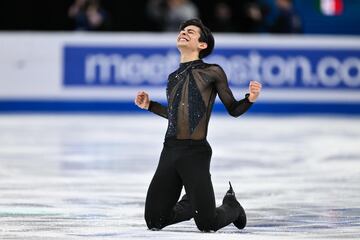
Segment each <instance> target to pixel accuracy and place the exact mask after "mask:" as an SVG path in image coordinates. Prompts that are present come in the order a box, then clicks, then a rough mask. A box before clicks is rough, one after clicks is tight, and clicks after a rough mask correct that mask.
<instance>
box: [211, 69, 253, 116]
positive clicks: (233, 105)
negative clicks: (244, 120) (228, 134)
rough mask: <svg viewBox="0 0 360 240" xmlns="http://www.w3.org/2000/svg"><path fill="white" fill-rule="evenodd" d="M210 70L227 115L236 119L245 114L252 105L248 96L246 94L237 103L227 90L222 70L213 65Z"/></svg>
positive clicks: (228, 89) (226, 81) (225, 78)
mask: <svg viewBox="0 0 360 240" xmlns="http://www.w3.org/2000/svg"><path fill="white" fill-rule="evenodd" d="M212 68H213V74H214V79H215V88H216V91H217V93H218V95H219V98H220V100H221V102H222V103H223V104H224V105H225V107H226V110H227V111H228V113H229V114H230V115H231V116H233V117H238V116H240V115H241V114H243V113H245V112H246V111H247V110H248V109H249V108H250V107H251V105H252V102H250V101H249V99H248V96H249V94H246V95H245V98H243V99H242V100H240V101H237V100H236V99H235V98H234V95H233V93H232V91H231V89H230V88H229V83H228V80H227V77H226V74H225V72H224V70H223V69H222V68H221V67H220V66H218V65H214V66H213V67H212Z"/></svg>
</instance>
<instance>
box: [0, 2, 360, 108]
mask: <svg viewBox="0 0 360 240" xmlns="http://www.w3.org/2000/svg"><path fill="white" fill-rule="evenodd" d="M0 7H1V9H2V14H1V16H0V30H1V31H0V43H1V44H0V51H1V55H0V58H1V61H0V71H1V73H2V74H1V77H0V80H1V81H0V111H32V110H33V111H48V110H49V111H110V112H129V111H131V112H134V111H137V112H141V111H139V109H136V107H135V106H134V105H133V97H134V96H135V94H136V92H137V91H138V90H139V89H140V88H146V90H147V91H149V92H150V93H151V97H153V98H154V99H156V100H158V101H162V102H165V101H166V99H165V86H166V81H167V75H168V74H169V73H170V72H172V71H174V70H175V69H176V68H177V66H178V57H179V55H178V51H177V49H176V48H175V37H176V32H177V31H178V26H179V24H180V23H181V22H182V21H184V20H186V19H189V18H201V19H202V20H203V22H204V23H205V24H206V25H208V26H209V27H210V29H212V31H214V33H215V37H216V48H215V52H214V54H213V55H212V56H210V57H208V59H206V61H208V62H215V63H218V64H220V65H221V66H222V67H223V68H224V69H225V71H226V73H227V75H228V78H229V82H230V85H231V86H232V88H233V89H234V92H235V93H236V94H235V95H236V97H237V98H241V97H242V96H243V92H244V91H246V87H247V85H248V82H249V81H250V80H252V79H254V80H258V81H261V82H262V83H263V85H264V89H265V90H264V93H263V94H262V97H261V101H259V104H258V106H257V107H256V108H254V109H252V110H251V112H262V113H287V112H300V113H350V114H354V113H359V112H360V108H359V102H360V97H359V94H358V90H359V88H360V73H359V71H360V67H359V66H360V62H359V61H360V60H359V56H360V52H359V49H360V41H359V39H360V38H359V34H360V15H359V14H358V12H359V10H360V1H355V0H313V1H299V0H293V1H292V0H252V1H251V0H243V1H235V0H222V1H215V0H211V1H199V0H135V1H126V2H125V1H115V0H62V1H45V0H36V1H35V0H34V1H19V0H13V1H2V2H1V3H0ZM223 111H224V108H223V107H222V105H221V104H220V105H219V104H217V105H216V106H215V112H223Z"/></svg>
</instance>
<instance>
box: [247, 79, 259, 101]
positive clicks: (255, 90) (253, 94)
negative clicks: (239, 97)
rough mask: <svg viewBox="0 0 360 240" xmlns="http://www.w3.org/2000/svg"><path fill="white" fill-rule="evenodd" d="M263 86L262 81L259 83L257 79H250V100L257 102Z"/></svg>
mask: <svg viewBox="0 0 360 240" xmlns="http://www.w3.org/2000/svg"><path fill="white" fill-rule="evenodd" d="M261 87H262V86H261V83H259V82H257V81H250V84H249V92H250V96H249V101H250V102H255V101H256V99H257V98H258V97H259V95H260V91H261Z"/></svg>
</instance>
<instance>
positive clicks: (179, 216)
mask: <svg viewBox="0 0 360 240" xmlns="http://www.w3.org/2000/svg"><path fill="white" fill-rule="evenodd" d="M166 94H167V101H168V106H167V107H164V106H162V105H161V104H159V103H157V102H154V101H150V105H149V109H148V110H149V111H151V112H153V113H156V114H158V115H160V116H162V117H164V118H167V119H168V129H167V132H166V136H165V141H164V148H163V150H162V152H161V156H160V161H159V164H158V167H157V169H156V172H155V175H154V177H153V179H152V181H151V184H150V186H149V189H148V193H147V197H146V204H145V220H146V223H147V226H148V227H149V229H161V228H163V227H165V226H167V225H170V224H174V223H177V222H181V221H185V220H189V219H191V218H193V217H194V219H195V223H196V225H197V227H198V228H199V229H200V230H202V231H210V230H214V231H216V230H218V229H220V228H222V227H224V226H226V225H228V224H230V223H232V222H234V221H236V223H234V224H235V225H236V226H237V227H239V226H240V227H239V228H243V227H245V224H246V216H245V212H244V210H243V209H242V207H241V205H240V204H239V203H238V202H237V201H236V200H234V199H235V197H233V198H231V197H226V196H225V197H224V200H223V205H221V206H220V207H218V208H216V206H215V197H214V190H213V186H212V183H211V176H210V171H209V170H210V159H211V154H212V150H211V147H210V145H209V143H208V142H207V140H206V136H207V128H208V122H209V119H210V115H211V110H212V107H213V104H214V101H215V98H216V94H219V97H220V99H221V101H222V102H223V104H224V105H225V107H226V109H227V111H228V112H229V113H230V115H232V116H234V117H238V116H240V115H241V114H243V113H244V112H246V111H247V110H248V109H249V108H250V106H251V105H252V103H251V102H250V101H249V100H248V98H247V97H248V94H247V95H246V97H245V98H244V99H242V100H240V101H236V100H235V98H234V96H233V94H232V92H231V90H230V88H229V86H228V81H227V77H226V75H225V73H224V71H223V70H222V68H221V67H220V66H218V65H215V64H206V63H204V62H203V61H202V60H195V61H191V62H186V63H180V67H179V69H177V70H176V71H175V72H173V73H171V74H170V75H169V79H168V84H167V89H166ZM182 186H184V187H185V191H186V195H184V196H183V198H182V199H181V200H180V201H179V202H177V201H178V199H179V197H180V193H181V189H182ZM228 192H229V191H228Z"/></svg>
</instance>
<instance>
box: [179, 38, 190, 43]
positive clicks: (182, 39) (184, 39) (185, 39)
mask: <svg viewBox="0 0 360 240" xmlns="http://www.w3.org/2000/svg"><path fill="white" fill-rule="evenodd" d="M178 40H179V41H186V42H188V41H189V40H188V39H187V38H185V37H179V38H178Z"/></svg>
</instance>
